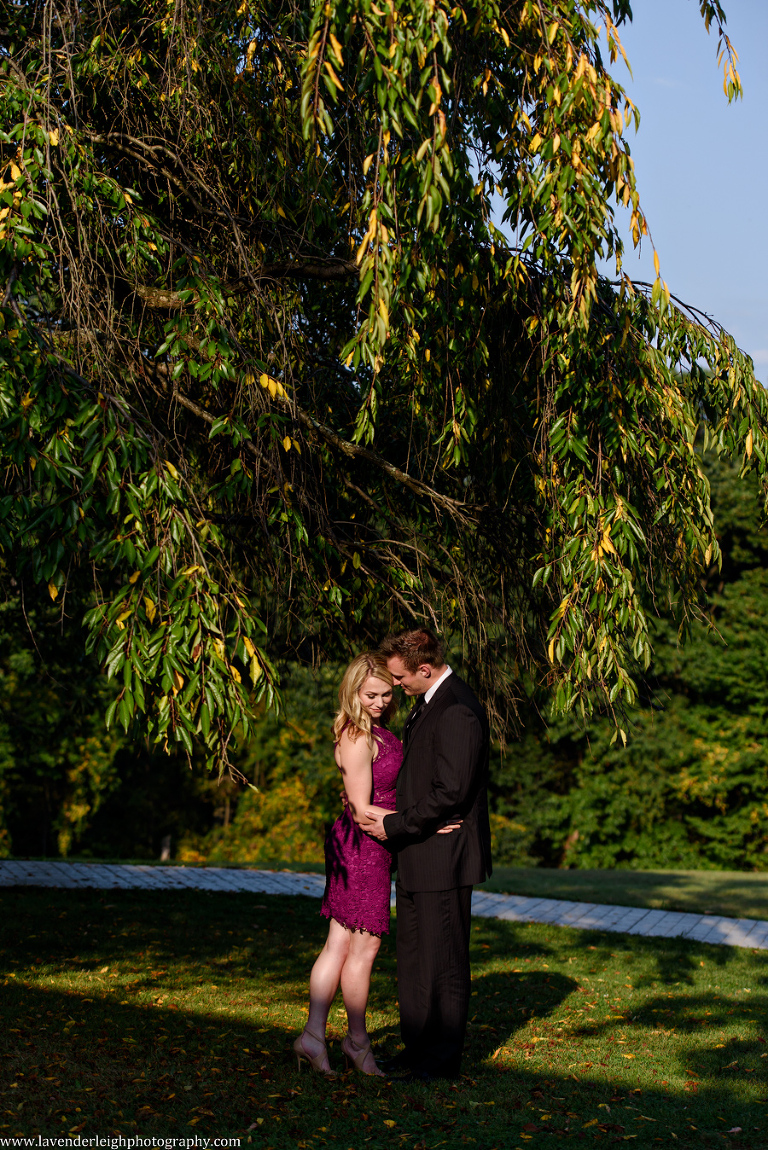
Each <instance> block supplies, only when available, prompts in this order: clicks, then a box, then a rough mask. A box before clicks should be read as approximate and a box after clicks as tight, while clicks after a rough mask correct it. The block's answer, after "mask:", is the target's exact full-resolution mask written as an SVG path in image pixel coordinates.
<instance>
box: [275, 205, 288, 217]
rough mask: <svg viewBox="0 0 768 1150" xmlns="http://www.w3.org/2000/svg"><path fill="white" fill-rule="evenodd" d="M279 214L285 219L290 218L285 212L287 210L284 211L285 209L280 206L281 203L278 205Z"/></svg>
mask: <svg viewBox="0 0 768 1150" xmlns="http://www.w3.org/2000/svg"><path fill="white" fill-rule="evenodd" d="M277 214H278V215H279V216H282V217H283V219H284V220H287V219H288V217H287V215H286V214H285V212H284V211H283V209H282V208H281V207H280V205H279V204H278V205H277Z"/></svg>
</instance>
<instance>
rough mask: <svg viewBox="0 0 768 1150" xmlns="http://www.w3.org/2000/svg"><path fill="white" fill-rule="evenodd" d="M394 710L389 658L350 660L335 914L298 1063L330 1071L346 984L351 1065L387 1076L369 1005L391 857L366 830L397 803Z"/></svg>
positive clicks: (332, 878) (327, 905) (343, 700)
mask: <svg viewBox="0 0 768 1150" xmlns="http://www.w3.org/2000/svg"><path fill="white" fill-rule="evenodd" d="M392 710H393V700H392V676H391V675H390V673H389V671H388V670H387V664H386V663H385V661H384V660H383V659H382V658H381V657H380V656H379V655H378V654H375V653H370V652H364V653H363V654H362V655H358V656H357V658H356V659H353V661H352V662H351V663H350V665H349V666H348V667H347V670H346V672H345V673H344V678H343V679H342V682H341V686H340V687H339V711H338V714H337V715H336V720H335V722H334V724H333V732H334V736H335V739H336V763H337V766H338V768H339V770H340V771H341V774H342V778H343V780H344V789H345V791H346V796H347V803H346V806H345V808H344V813H343V814H342V815H341V816H340V817H339V818H338V819H337V820H336V822H335V823H334V824H333V826H332V827H331V830H330V832H329V834H328V838H327V839H326V843H325V873H326V884H325V895H324V896H323V905H322V910H321V914H323V915H324V916H325V917H326V918H328V919H330V924H329V929H328V938H327V939H326V943H325V946H324V947H323V949H322V950H321V951H320V954H319V956H318V958H317V961H316V962H315V965H314V966H313V967H312V974H311V975H310V979H309V1017H308V1018H307V1023H306V1026H305V1027H304V1030H303V1032H302V1034H301V1035H300V1036H299V1037H298V1038H297V1039H296V1041H295V1042H294V1044H293V1049H294V1051H295V1053H296V1057H297V1060H298V1064H299V1067H301V1063H302V1060H304V1061H306V1062H308V1063H309V1064H310V1066H311V1067H312V1068H313V1070H317V1071H319V1072H320V1073H321V1074H326V1075H330V1074H332V1073H333V1072H332V1071H331V1068H330V1065H329V1063H328V1052H327V1050H326V1046H325V1028H326V1023H327V1021H328V1012H329V1010H330V1008H331V1003H332V1002H333V999H334V997H335V996H336V991H337V990H338V988H339V985H341V993H342V997H343V999H344V1006H345V1008H346V1011H347V1029H348V1033H347V1035H346V1036H345V1037H344V1039H343V1040H342V1043H341V1049H342V1051H343V1053H344V1057H345V1059H346V1062H347V1065H352V1066H354V1067H355V1069H356V1070H359V1071H361V1072H362V1073H363V1074H381V1071H379V1070H378V1069H377V1067H376V1063H375V1061H374V1058H373V1054H372V1053H371V1041H370V1039H369V1037H368V1033H367V1031H366V1028H365V1010H366V1006H367V1003H368V989H369V986H370V981H371V970H372V968H373V963H374V959H375V958H376V955H377V953H378V950H379V947H380V945H381V936H382V935H383V934H388V933H389V901H390V884H391V878H390V875H391V871H392V856H391V854H390V852H389V851H388V850H387V848H386V847H385V846H382V844H381V843H379V842H377V840H376V839H374V838H372V837H371V836H370V835H367V834H365V832H364V831H362V830H361V828H360V825H359V824H360V823H361V822H364V821H365V809H366V807H367V806H369V805H370V803H371V801H373V802H374V803H376V804H377V805H379V806H383V807H391V808H394V805H395V781H396V779H397V774H398V771H399V770H400V766H401V763H402V760H403V747H402V744H401V742H400V740H399V739H398V738H396V737H395V735H393V734H392V733H391V732H390V731H388V730H387V729H386V727H385V725H384V724H385V723H386V721H387V718H388V717H389V715H390V713H391V711H392Z"/></svg>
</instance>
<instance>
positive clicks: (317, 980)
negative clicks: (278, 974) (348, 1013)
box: [302, 918, 352, 1057]
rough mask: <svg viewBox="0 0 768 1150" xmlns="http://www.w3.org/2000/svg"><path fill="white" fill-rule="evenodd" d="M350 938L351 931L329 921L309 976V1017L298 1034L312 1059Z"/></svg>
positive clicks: (318, 1044) (324, 1024) (333, 920)
mask: <svg viewBox="0 0 768 1150" xmlns="http://www.w3.org/2000/svg"><path fill="white" fill-rule="evenodd" d="M351 937H352V931H351V930H347V929H346V927H343V926H341V924H340V923H338V922H336V919H335V918H332V919H331V921H330V925H329V927H328V937H327V939H326V940H325V946H324V947H323V949H322V950H321V951H320V953H319V955H318V956H317V959H316V960H315V965H314V966H313V967H312V973H311V974H310V976H309V1015H308V1017H307V1022H306V1026H305V1027H304V1034H303V1035H302V1046H303V1047H304V1049H305V1050H306V1052H307V1054H311V1055H312V1056H313V1057H316V1056H317V1055H318V1054H320V1052H321V1050H322V1044H321V1041H319V1040H322V1041H323V1042H324V1041H325V1028H326V1025H327V1022H328V1012H329V1011H330V1009H331V1003H332V1002H333V1000H334V998H335V996H336V991H337V990H338V989H339V982H340V981H341V976H342V971H343V969H344V965H345V962H346V959H347V955H348V953H349V946H350V939H351ZM315 1036H316V1037H315Z"/></svg>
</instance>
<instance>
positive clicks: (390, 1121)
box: [384, 1118, 397, 1130]
mask: <svg viewBox="0 0 768 1150" xmlns="http://www.w3.org/2000/svg"><path fill="white" fill-rule="evenodd" d="M384 1125H385V1126H389V1128H390V1130H391V1129H392V1127H393V1126H396V1125H397V1123H396V1122H395V1120H394V1118H385V1119H384Z"/></svg>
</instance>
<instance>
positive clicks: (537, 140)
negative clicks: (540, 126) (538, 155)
mask: <svg viewBox="0 0 768 1150" xmlns="http://www.w3.org/2000/svg"><path fill="white" fill-rule="evenodd" d="M528 147H529V148H530V150H531V151H532V152H538V150H539V148H540V147H541V136H540V135H539V133H538V132H537V133H536V135H535V136H534V137H533V139H532V140H531V142H530V144H529V145H528Z"/></svg>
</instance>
